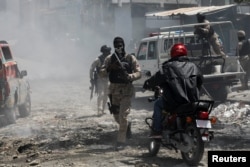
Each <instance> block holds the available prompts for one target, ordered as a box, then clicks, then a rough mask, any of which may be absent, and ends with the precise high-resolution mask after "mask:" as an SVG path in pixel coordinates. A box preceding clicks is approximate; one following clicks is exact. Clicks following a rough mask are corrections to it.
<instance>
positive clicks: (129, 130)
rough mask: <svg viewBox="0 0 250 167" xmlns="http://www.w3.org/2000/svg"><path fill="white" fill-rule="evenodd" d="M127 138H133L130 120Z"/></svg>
mask: <svg viewBox="0 0 250 167" xmlns="http://www.w3.org/2000/svg"><path fill="white" fill-rule="evenodd" d="M126 138H127V139H131V138H132V131H131V122H128V127H127V132H126Z"/></svg>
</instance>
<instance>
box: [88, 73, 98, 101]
mask: <svg viewBox="0 0 250 167" xmlns="http://www.w3.org/2000/svg"><path fill="white" fill-rule="evenodd" d="M93 73H94V74H93V75H94V79H93V80H90V83H91V85H90V87H89V89H90V91H91V92H90V100H91V99H92V98H93V94H94V91H95V93H97V71H94V72H93Z"/></svg>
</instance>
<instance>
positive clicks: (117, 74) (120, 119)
mask: <svg viewBox="0 0 250 167" xmlns="http://www.w3.org/2000/svg"><path fill="white" fill-rule="evenodd" d="M113 42H114V48H115V52H114V53H113V54H111V55H110V56H108V57H107V58H106V59H105V62H104V66H103V67H102V71H103V73H107V75H108V76H109V81H110V85H109V94H110V95H109V96H110V97H109V98H110V102H111V106H110V112H111V113H112V114H113V116H114V119H115V121H116V122H117V123H118V124H119V131H118V136H117V144H116V148H117V149H122V148H124V146H125V144H126V138H129V137H130V135H131V132H130V125H131V124H130V123H129V122H128V120H127V117H128V114H129V113H130V107H131V98H132V97H133V96H134V86H133V84H132V82H133V81H134V80H137V79H139V78H140V77H141V69H140V66H139V64H138V61H137V59H136V57H135V56H134V55H131V54H127V53H126V52H125V43H124V40H123V38H121V37H115V38H114V41H113Z"/></svg>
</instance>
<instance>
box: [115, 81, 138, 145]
mask: <svg viewBox="0 0 250 167" xmlns="http://www.w3.org/2000/svg"><path fill="white" fill-rule="evenodd" d="M110 93H111V94H112V105H116V106H119V112H118V113H115V114H113V115H114V119H115V121H116V122H117V123H118V124H119V130H118V136H117V142H122V143H124V142H126V132H127V126H128V120H127V117H128V114H129V113H130V107H131V98H132V95H133V93H134V87H133V85H132V84H111V85H110Z"/></svg>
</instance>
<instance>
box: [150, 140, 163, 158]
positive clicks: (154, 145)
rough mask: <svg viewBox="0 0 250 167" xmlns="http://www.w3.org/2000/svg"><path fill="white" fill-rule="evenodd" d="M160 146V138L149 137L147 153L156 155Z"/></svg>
mask: <svg viewBox="0 0 250 167" xmlns="http://www.w3.org/2000/svg"><path fill="white" fill-rule="evenodd" d="M160 147H161V141H160V139H151V140H150V142H149V147H148V151H149V155H150V156H156V155H157V153H158V152H159V150H160Z"/></svg>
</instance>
